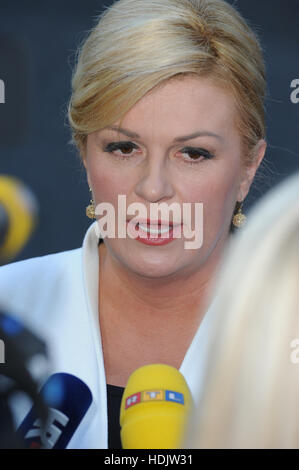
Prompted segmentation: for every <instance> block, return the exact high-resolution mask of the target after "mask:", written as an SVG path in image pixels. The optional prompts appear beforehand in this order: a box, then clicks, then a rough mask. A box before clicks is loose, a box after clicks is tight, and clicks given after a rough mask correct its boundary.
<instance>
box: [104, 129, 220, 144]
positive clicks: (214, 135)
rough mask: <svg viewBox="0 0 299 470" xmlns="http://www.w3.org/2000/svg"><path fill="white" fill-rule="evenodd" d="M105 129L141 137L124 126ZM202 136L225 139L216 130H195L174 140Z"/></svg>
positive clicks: (180, 140)
mask: <svg viewBox="0 0 299 470" xmlns="http://www.w3.org/2000/svg"><path fill="white" fill-rule="evenodd" d="M105 129H110V130H112V131H115V132H119V133H121V134H124V135H126V136H127V137H131V138H133V139H138V138H140V135H139V134H136V133H135V132H132V131H129V130H128V129H124V128H122V127H116V126H107V127H105ZM202 136H207V137H214V138H215V139H218V140H220V141H223V137H221V136H220V135H218V134H215V133H214V132H209V131H198V132H194V133H193V134H190V135H184V136H181V137H176V138H175V139H174V140H173V142H184V141H186V140H191V139H195V138H196V137H202Z"/></svg>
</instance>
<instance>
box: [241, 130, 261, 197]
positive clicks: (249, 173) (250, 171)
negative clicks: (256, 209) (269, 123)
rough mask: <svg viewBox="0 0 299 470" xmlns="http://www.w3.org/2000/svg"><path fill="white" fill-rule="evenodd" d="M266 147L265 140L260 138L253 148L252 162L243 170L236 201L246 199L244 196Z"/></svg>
mask: <svg viewBox="0 0 299 470" xmlns="http://www.w3.org/2000/svg"><path fill="white" fill-rule="evenodd" d="M266 148H267V142H266V141H265V140H264V139H261V140H259V141H258V143H257V144H256V146H255V148H254V150H253V159H252V163H251V164H250V165H249V166H247V167H246V168H245V170H244V174H243V177H242V181H241V184H240V188H239V193H238V201H239V202H242V201H244V200H245V199H246V196H247V194H248V192H249V189H250V186H251V184H252V182H253V179H254V177H255V174H256V172H257V170H258V167H259V166H260V164H261V162H262V160H263V158H264V156H265V153H266Z"/></svg>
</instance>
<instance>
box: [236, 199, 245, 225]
mask: <svg viewBox="0 0 299 470" xmlns="http://www.w3.org/2000/svg"><path fill="white" fill-rule="evenodd" d="M243 202H244V201H242V202H241V203H239V204H240V205H239V208H238V211H237V213H236V214H235V215H234V217H233V225H234V226H235V227H237V228H241V227H243V226H244V225H245V224H246V222H247V217H246V215H245V214H243V212H242V207H243Z"/></svg>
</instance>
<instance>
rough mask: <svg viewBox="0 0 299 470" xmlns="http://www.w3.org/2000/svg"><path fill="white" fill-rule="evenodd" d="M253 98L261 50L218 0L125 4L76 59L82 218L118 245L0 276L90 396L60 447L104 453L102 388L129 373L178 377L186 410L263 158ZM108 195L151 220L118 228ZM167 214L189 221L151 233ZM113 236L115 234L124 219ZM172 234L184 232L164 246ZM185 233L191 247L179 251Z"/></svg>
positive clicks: (110, 11)
mask: <svg viewBox="0 0 299 470" xmlns="http://www.w3.org/2000/svg"><path fill="white" fill-rule="evenodd" d="M264 95H265V72H264V63H263V58H262V53H261V49H260V46H259V43H258V40H257V38H256V37H255V35H254V33H253V32H252V31H251V30H250V29H249V27H248V26H247V24H246V23H245V21H244V20H243V19H242V18H241V16H240V15H239V14H238V13H237V12H236V10H234V9H233V8H232V7H231V6H229V5H228V4H227V3H226V2H224V1H222V0H204V1H202V0H201V1H196V0H193V1H191V0H185V1H181V0H163V2H160V1H156V0H120V1H118V2H116V3H115V4H113V5H112V6H111V7H110V8H107V9H106V10H105V11H104V13H103V14H102V15H101V17H100V19H99V21H98V22H97V24H96V25H95V27H94V28H93V30H92V31H91V33H90V34H89V36H88V37H87V39H86V40H85V41H84V43H83V45H82V47H81V48H80V49H79V53H78V61H77V64H76V68H75V70H74V75H73V79H72V96H71V99H70V103H69V109H68V116H69V121H70V126H71V130H72V135H73V142H74V143H75V144H76V146H77V148H78V150H79V152H80V156H81V158H82V163H83V165H84V167H85V169H86V175H87V180H88V183H89V187H90V190H91V192H92V201H91V204H90V206H89V207H88V210H87V214H88V215H89V216H90V217H97V218H98V219H100V217H99V214H100V211H99V210H98V207H99V205H102V204H106V205H107V207H113V208H114V209H115V213H116V214H118V215H120V216H121V218H122V220H123V218H124V217H125V226H126V228H128V232H127V233H126V236H125V237H124V238H122V237H120V236H117V235H116V236H114V235H113V234H112V235H111V234H110V236H107V237H103V235H102V231H103V229H104V227H102V229H100V230H99V227H98V222H99V220H98V222H95V223H94V224H93V225H91V227H90V228H89V230H88V231H87V233H86V236H85V239H84V242H83V247H82V248H81V249H78V250H73V251H68V252H64V253H57V254H54V255H49V256H47V257H42V258H37V259H33V260H27V261H24V262H20V263H14V264H13V265H9V266H7V267H5V268H3V269H2V270H1V276H0V280H1V285H2V286H3V288H2V292H5V294H1V301H2V303H3V305H5V308H6V310H9V311H11V312H17V311H20V310H21V311H22V315H23V317H24V318H25V317H26V319H28V322H29V323H30V324H31V326H32V327H33V328H35V329H37V330H38V332H39V333H40V334H43V336H44V337H45V338H46V340H47V342H48V344H49V350H50V352H51V354H52V358H53V370H56V371H61V370H65V371H68V372H70V373H73V374H74V375H76V376H78V377H80V378H81V379H82V380H84V382H85V383H86V384H87V385H88V386H89V388H90V389H91V391H92V394H93V398H94V401H93V406H92V407H91V408H90V409H89V411H88V413H87V414H86V416H85V418H84V420H83V422H82V424H81V425H80V426H79V428H78V430H77V431H76V433H75V434H74V437H73V439H72V440H71V442H70V443H69V447H73V448H74V447H94V448H98V447H100V448H101V447H106V446H107V411H106V408H107V397H106V383H107V384H108V385H109V389H108V407H109V404H110V391H111V387H112V393H120V395H121V391H122V388H123V387H124V386H125V385H126V382H127V379H128V377H129V375H130V374H131V373H132V372H133V371H134V370H135V369H136V368H137V367H139V366H142V365H145V364H149V363H156V362H159V363H166V364H169V365H172V366H174V367H177V368H180V370H181V372H182V373H183V374H184V376H185V378H186V380H187V382H188V384H189V386H190V388H191V391H192V393H193V394H195V395H196V393H197V388H198V387H199V386H200V385H199V384H200V380H199V376H200V373H199V372H198V370H197V371H196V373H195V370H194V361H196V362H197V363H198V360H201V361H202V370H203V368H204V347H205V340H206V338H207V328H208V323H207V321H208V316H207V313H206V312H207V310H208V309H209V310H210V309H211V303H212V300H213V298H212V287H213V282H214V277H215V274H216V272H217V269H218V266H219V263H220V262H221V257H222V254H223V251H224V250H225V247H226V244H227V242H228V240H229V237H230V228H231V224H232V220H233V222H234V223H235V224H236V225H238V221H240V220H241V219H242V213H241V205H242V203H243V201H244V199H245V198H246V196H247V194H248V191H249V189H250V186H251V183H252V181H253V178H254V175H255V173H256V170H257V168H258V166H259V165H260V163H261V161H262V158H263V156H264V154H265V149H266V142H265V124H264V106H263V100H264ZM119 195H122V196H123V197H125V209H127V208H128V206H130V205H131V204H133V205H134V204H137V203H139V204H141V206H142V207H143V208H144V209H145V210H146V215H145V216H142V217H141V216H140V215H139V216H137V219H134V220H133V219H132V216H133V215H134V214H132V213H128V212H127V211H124V210H122V211H120V212H121V213H120V214H119V213H118V211H119V209H120V207H119V199H118V196H119ZM162 203H164V204H166V207H170V206H171V205H172V204H175V207H176V208H178V207H179V208H184V204H187V205H188V204H189V208H190V213H189V214H190V217H187V218H186V219H185V218H184V219H182V218H179V217H178V211H176V212H175V214H174V215H173V216H172V218H171V219H170V221H169V220H168V221H166V222H165V223H163V222H164V219H163V217H161V216H158V217H156V218H155V219H153V218H152V216H151V215H150V214H151V213H150V210H151V208H152V207H154V208H155V207H156V206H157V205H158V204H162ZM199 203H200V204H202V206H201V207H203V224H199V225H195V222H196V221H197V220H198V218H197V215H198V213H197V209H198V206H196V205H195V204H199ZM101 207H102V206H101ZM195 208H196V210H195ZM124 212H125V215H124ZM235 216H236V217H235ZM138 217H139V219H138ZM142 218H143V220H142ZM115 219H117V220H115ZM161 219H163V220H162V224H161V226H160V223H159V222H161ZM186 221H187V223H186ZM113 222H114V223H115V225H116V227H117V228H119V227H118V226H119V225H120V217H115V218H114V217H113V215H112V217H111V216H110V218H109V217H108V219H107V225H110V224H112V223H113ZM137 222H139V223H138V224H137ZM136 224H137V225H136ZM172 225H173V226H176V225H178V226H180V227H181V228H183V229H185V228H186V227H185V225H188V227H187V228H188V229H189V232H188V231H184V230H183V234H182V235H181V236H178V237H175V236H174V232H175V230H176V229H175V228H173V227H172ZM101 230H102V231H101ZM130 230H131V232H134V233H135V234H137V235H138V238H136V237H135V238H134V237H132V236H131V235H130V236H129V232H130ZM190 230H191V232H192V231H193V233H194V231H195V236H196V230H200V231H201V235H202V236H201V237H200V238H201V243H200V246H199V247H197V248H191V249H186V248H185V242H186V238H188V237H187V235H188V233H190ZM131 232H130V233H131ZM162 232H163V236H164V239H163V243H161V238H162ZM117 233H119V232H117ZM186 234H187V235H186ZM157 235H158V236H157ZM99 238H100V241H102V243H99V245H98V241H99ZM157 239H158V240H157ZM81 257H82V261H81ZM21 280H22V287H21V289H19V290H18V291H17V292H16V293H15V287H14V286H15V285H16V282H18V285H20V283H21ZM13 294H14V295H13ZM199 326H200V328H199ZM118 406H119V403H118V404H117V405H114V409H116V410H117V413H118V409H119V408H118ZM111 419H113V418H111V416H109V427H110V425H111V422H110V421H111ZM115 419H116V420H117V417H116V418H115ZM118 432H119V429H117V434H118ZM111 436H113V432H112V433H111V432H110V429H109V442H108V444H109V447H111V446H113V447H116V446H117V445H119V444H117V443H116V442H115V441H111V440H110V437H111ZM116 437H117V438H118V437H119V436H116Z"/></svg>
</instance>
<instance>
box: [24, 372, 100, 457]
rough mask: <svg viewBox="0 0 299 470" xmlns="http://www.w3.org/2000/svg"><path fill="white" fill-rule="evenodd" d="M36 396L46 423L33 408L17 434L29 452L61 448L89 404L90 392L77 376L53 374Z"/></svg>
mask: <svg viewBox="0 0 299 470" xmlns="http://www.w3.org/2000/svg"><path fill="white" fill-rule="evenodd" d="M40 396H41V398H42V400H43V401H44V402H45V403H46V404H47V405H48V410H49V414H48V419H47V421H46V424H45V425H43V423H42V421H41V420H40V419H39V417H38V414H37V410H36V407H35V406H33V407H32V409H31V411H30V412H29V414H28V415H27V416H26V418H25V419H24V421H23V422H22V424H21V425H20V427H19V428H18V431H17V434H18V436H20V437H21V438H22V439H23V441H24V443H25V447H26V448H29V449H65V448H66V447H67V445H68V443H69V442H70V440H71V438H72V436H73V435H74V433H75V431H76V430H77V428H78V426H79V424H80V423H81V421H82V419H83V418H84V416H85V414H86V412H87V410H88V408H89V407H90V405H91V402H92V394H91V391H90V390H89V388H88V387H87V385H86V384H85V383H84V382H83V381H82V380H80V379H79V378H78V377H75V376H74V375H71V374H66V373H57V374H54V375H52V376H51V377H50V378H49V379H48V380H47V382H46V383H45V384H44V386H43V387H42V389H41V391H40Z"/></svg>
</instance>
